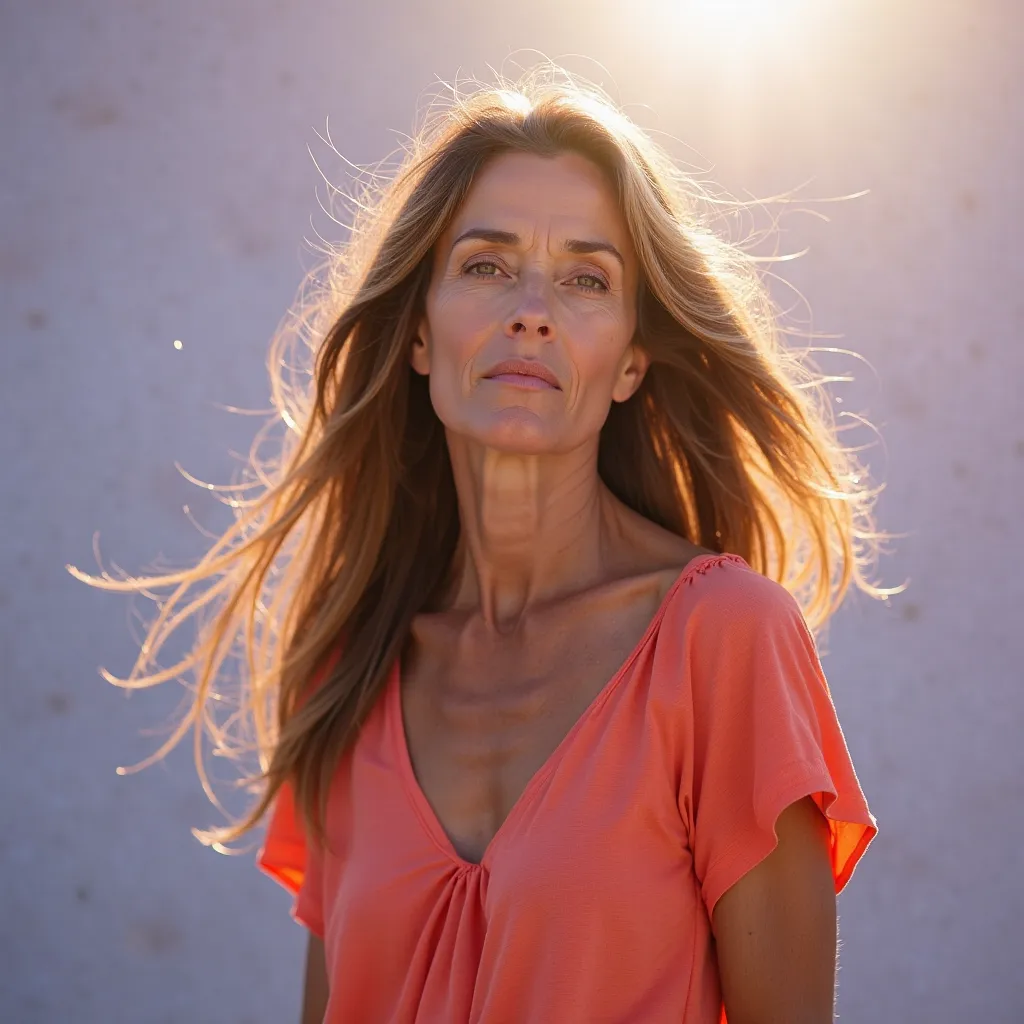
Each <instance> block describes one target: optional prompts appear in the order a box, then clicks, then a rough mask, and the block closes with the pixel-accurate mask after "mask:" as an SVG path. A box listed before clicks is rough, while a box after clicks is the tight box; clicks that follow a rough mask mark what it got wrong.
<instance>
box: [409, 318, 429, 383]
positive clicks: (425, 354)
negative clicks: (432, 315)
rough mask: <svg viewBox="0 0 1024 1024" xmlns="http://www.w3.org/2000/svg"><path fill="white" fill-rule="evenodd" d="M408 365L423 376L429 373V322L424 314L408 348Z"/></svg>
mask: <svg viewBox="0 0 1024 1024" xmlns="http://www.w3.org/2000/svg"><path fill="white" fill-rule="evenodd" d="M409 365H410V366H411V367H412V368H413V370H415V371H416V373H419V374H421V375H422V376H424V377H428V376H429V375H430V324H429V323H428V322H427V317H426V314H424V316H423V319H422V320H420V323H419V327H418V328H417V329H416V334H415V335H414V337H413V339H412V345H411V346H410V348H409Z"/></svg>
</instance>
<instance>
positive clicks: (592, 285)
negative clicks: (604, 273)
mask: <svg viewBox="0 0 1024 1024" xmlns="http://www.w3.org/2000/svg"><path fill="white" fill-rule="evenodd" d="M571 280H573V281H576V282H578V284H579V287H580V288H582V289H583V290H584V291H588V292H606V291H608V282H607V281H605V279H604V278H603V277H599V276H598V275H597V274H577V275H576V276H575V277H573V278H571Z"/></svg>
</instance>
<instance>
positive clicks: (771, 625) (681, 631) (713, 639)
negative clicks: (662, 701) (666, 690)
mask: <svg viewBox="0 0 1024 1024" xmlns="http://www.w3.org/2000/svg"><path fill="white" fill-rule="evenodd" d="M665 611H666V620H667V621H666V624H667V625H668V626H669V629H670V632H672V633H674V634H675V635H676V636H677V637H678V638H679V640H680V641H682V642H684V643H686V644H688V645H689V644H697V645H703V644H706V643H710V644H712V645H714V646H716V647H717V646H720V645H721V644H723V643H725V641H727V640H728V641H730V642H731V643H738V642H740V643H742V642H744V641H750V640H752V639H754V638H755V637H761V638H764V637H770V636H772V635H779V633H780V632H781V633H788V634H790V635H792V636H798V637H800V639H801V640H803V639H810V631H809V629H808V627H807V624H806V621H805V619H804V616H803V612H802V610H801V608H800V605H799V603H798V602H797V600H796V598H795V597H794V596H793V595H792V594H791V593H790V592H789V591H788V590H787V589H786V588H785V587H784V586H783V585H782V584H781V583H778V582H776V581H775V580H773V579H769V578H768V577H767V576H764V575H762V574H761V573H759V572H757V571H756V570H755V569H753V568H751V567H750V566H749V565H748V564H747V563H746V562H745V561H744V560H743V559H742V558H740V557H739V556H738V555H731V554H724V555H722V554H713V555H702V556H699V557H698V558H695V559H694V560H693V561H692V562H691V563H690V565H688V566H687V567H686V569H685V570H684V571H683V573H682V575H681V577H680V579H679V581H678V583H677V585H676V587H675V588H674V592H673V593H672V595H671V597H670V600H669V602H668V606H667V607H666V610H665ZM812 642H813V641H812Z"/></svg>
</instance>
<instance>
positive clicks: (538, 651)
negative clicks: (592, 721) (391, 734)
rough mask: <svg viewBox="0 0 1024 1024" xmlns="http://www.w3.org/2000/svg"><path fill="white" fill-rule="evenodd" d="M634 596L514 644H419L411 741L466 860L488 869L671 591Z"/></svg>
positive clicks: (435, 808)
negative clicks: (492, 849)
mask: <svg viewBox="0 0 1024 1024" xmlns="http://www.w3.org/2000/svg"><path fill="white" fill-rule="evenodd" d="M630 596H631V598H632V599H624V598H621V597H620V599H618V600H614V599H613V600H608V601H603V602H594V603H592V604H590V605H588V606H587V608H586V609H585V610H584V611H583V613H582V614H581V613H577V614H574V615H567V616H565V617H562V618H556V619H554V620H553V621H551V622H549V623H547V624H546V627H547V628H544V629H536V630H533V631H532V632H529V631H528V634H527V635H525V636H520V637H517V638H509V640H508V641H507V642H497V643H495V642H494V641H493V640H492V641H490V642H489V643H488V644H487V645H480V644H475V643H473V642H472V640H471V639H470V640H468V641H467V640H465V638H461V639H460V638H454V637H448V643H435V642H434V641H435V640H436V639H438V638H431V639H429V640H428V642H427V643H426V644H422V645H417V644H415V643H412V644H410V647H409V649H408V651H407V654H406V656H405V658H404V659H403V668H402V672H401V679H400V689H399V707H400V709H401V720H402V731H403V738H404V741H405V743H406V746H407V751H408V755H409V761H410V763H411V766H412V769H413V774H414V776H415V780H416V783H417V785H418V786H419V788H420V790H421V791H422V795H423V797H424V798H425V800H426V802H427V803H428V804H429V806H430V808H431V810H432V812H433V814H434V816H435V817H436V822H437V824H438V826H439V827H440V829H441V830H442V831H443V832H444V833H445V835H446V836H447V838H448V840H449V842H450V843H451V845H452V848H453V850H454V852H455V853H456V854H457V855H458V856H459V857H460V858H462V859H463V860H465V861H468V862H471V863H479V862H480V860H481V858H482V857H483V855H484V853H485V851H486V850H487V848H488V846H489V845H490V844H491V842H492V841H493V840H494V838H495V836H496V835H497V834H498V832H499V831H500V830H501V827H502V825H503V823H504V822H505V821H506V819H507V818H508V817H509V815H510V813H511V812H512V811H513V809H514V808H515V806H516V804H517V802H518V801H519V800H520V799H521V798H522V797H523V794H524V792H525V791H526V790H527V789H528V787H529V785H530V783H531V780H533V779H534V778H535V777H536V776H538V774H539V773H541V772H542V771H543V769H544V768H545V766H546V765H547V764H548V762H549V761H550V760H551V759H552V758H554V757H555V756H556V755H557V754H558V753H559V751H560V750H561V748H562V747H563V745H565V744H568V743H569V742H571V739H572V733H573V731H574V729H575V728H576V727H577V725H578V723H580V721H581V719H583V717H584V716H585V715H586V714H587V713H588V710H589V709H590V708H591V706H592V705H593V704H594V702H595V701H597V700H598V699H599V698H600V697H601V695H602V693H603V692H604V691H605V689H606V688H607V687H608V686H609V685H610V684H612V683H613V682H614V681H615V679H616V678H617V676H618V675H619V673H620V672H622V671H623V670H624V669H625V668H626V667H627V664H628V662H629V661H630V660H631V659H632V657H633V656H634V655H635V654H636V653H637V650H638V648H639V647H640V645H641V644H642V642H643V640H644V639H645V637H646V635H647V633H648V631H649V630H650V629H651V628H652V625H653V622H652V620H653V618H654V616H655V614H656V612H657V610H658V605H659V603H660V601H661V597H662V589H661V588H660V587H658V586H655V587H653V588H649V589H646V590H642V591H640V592H639V593H638V594H633V595H630Z"/></svg>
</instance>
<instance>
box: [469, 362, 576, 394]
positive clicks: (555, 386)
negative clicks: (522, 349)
mask: <svg viewBox="0 0 1024 1024" xmlns="http://www.w3.org/2000/svg"><path fill="white" fill-rule="evenodd" d="M483 379H484V380H493V381H497V382H498V383H499V384H509V385H511V386H512V387H518V388H533V389H535V390H544V389H549V390H552V391H561V390H562V388H561V385H559V383H558V378H557V377H556V376H555V374H554V372H553V371H552V370H549V369H548V367H546V366H545V365H544V364H543V363H540V362H538V361H537V360H534V359H506V360H504V361H503V362H500V363H498V364H497V366H492V367H491V368H490V369H489V370H488V371H487V373H485V374H484V377H483Z"/></svg>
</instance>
